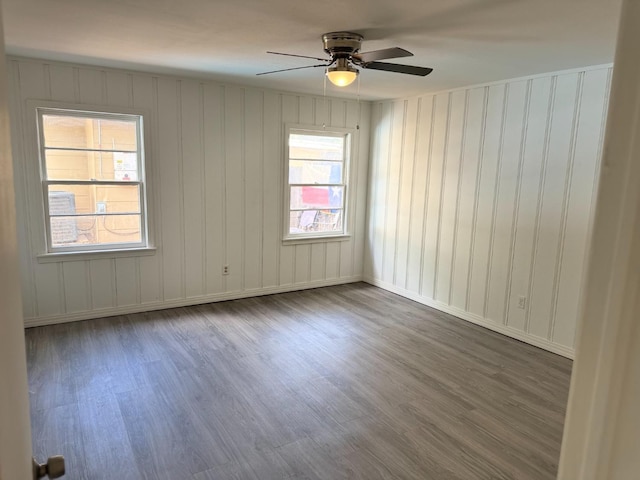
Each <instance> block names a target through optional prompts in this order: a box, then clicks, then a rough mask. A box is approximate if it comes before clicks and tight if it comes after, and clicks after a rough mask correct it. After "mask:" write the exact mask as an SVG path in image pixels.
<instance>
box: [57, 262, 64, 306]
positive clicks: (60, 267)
mask: <svg viewBox="0 0 640 480" xmlns="http://www.w3.org/2000/svg"><path fill="white" fill-rule="evenodd" d="M56 267H57V270H58V283H59V284H60V288H59V289H58V295H59V296H60V297H59V298H60V299H59V302H60V308H61V309H62V313H67V293H66V286H65V284H64V268H63V264H62V263H61V262H60V263H57V264H56Z"/></svg>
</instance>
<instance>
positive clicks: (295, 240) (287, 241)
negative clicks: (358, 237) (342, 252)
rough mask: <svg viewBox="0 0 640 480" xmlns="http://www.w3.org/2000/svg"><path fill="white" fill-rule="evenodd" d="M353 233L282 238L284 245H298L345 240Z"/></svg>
mask: <svg viewBox="0 0 640 480" xmlns="http://www.w3.org/2000/svg"><path fill="white" fill-rule="evenodd" d="M350 238H351V235H325V236H323V237H303V236H300V237H286V238H284V239H282V244H283V245H298V244H305V243H327V242H345V241H347V240H349V239H350Z"/></svg>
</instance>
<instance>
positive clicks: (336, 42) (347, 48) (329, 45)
mask: <svg viewBox="0 0 640 480" xmlns="http://www.w3.org/2000/svg"><path fill="white" fill-rule="evenodd" d="M362 40H363V38H362V35H358V34H357V33H351V32H332V33H325V34H324V35H322V44H323V46H324V51H325V52H327V53H328V54H329V55H331V58H341V57H342V58H345V57H346V58H348V57H350V56H351V55H355V54H356V53H358V51H360V47H361V45H362Z"/></svg>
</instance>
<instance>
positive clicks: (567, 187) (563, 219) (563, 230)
mask: <svg viewBox="0 0 640 480" xmlns="http://www.w3.org/2000/svg"><path fill="white" fill-rule="evenodd" d="M583 86H584V72H580V73H579V74H578V85H577V88H576V95H575V99H574V102H575V104H574V106H573V122H572V125H571V140H570V147H569V161H568V162H567V168H566V170H565V179H564V196H563V198H562V207H561V213H560V236H559V238H558V246H557V250H556V264H555V268H554V272H553V286H552V289H551V308H550V309H549V316H550V321H549V327H548V330H547V339H548V340H553V334H554V332H555V328H556V314H557V311H558V290H559V288H560V275H561V273H562V259H563V258H564V244H565V239H566V236H567V216H568V211H567V210H568V206H569V200H570V199H571V186H572V183H573V182H572V180H573V165H574V163H575V158H576V142H577V132H578V128H579V126H580V106H581V103H582V89H583Z"/></svg>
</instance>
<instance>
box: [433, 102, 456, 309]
mask: <svg viewBox="0 0 640 480" xmlns="http://www.w3.org/2000/svg"><path fill="white" fill-rule="evenodd" d="M452 101H453V94H452V93H451V92H449V93H448V94H447V121H446V125H447V126H446V129H445V133H444V151H443V152H442V176H441V177H440V204H439V205H438V229H437V232H436V258H435V263H434V268H433V299H434V300H435V299H436V298H437V297H438V270H439V269H440V238H441V235H442V204H443V203H444V187H445V184H446V180H447V163H448V162H447V156H448V154H449V130H450V129H451V103H452Z"/></svg>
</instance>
